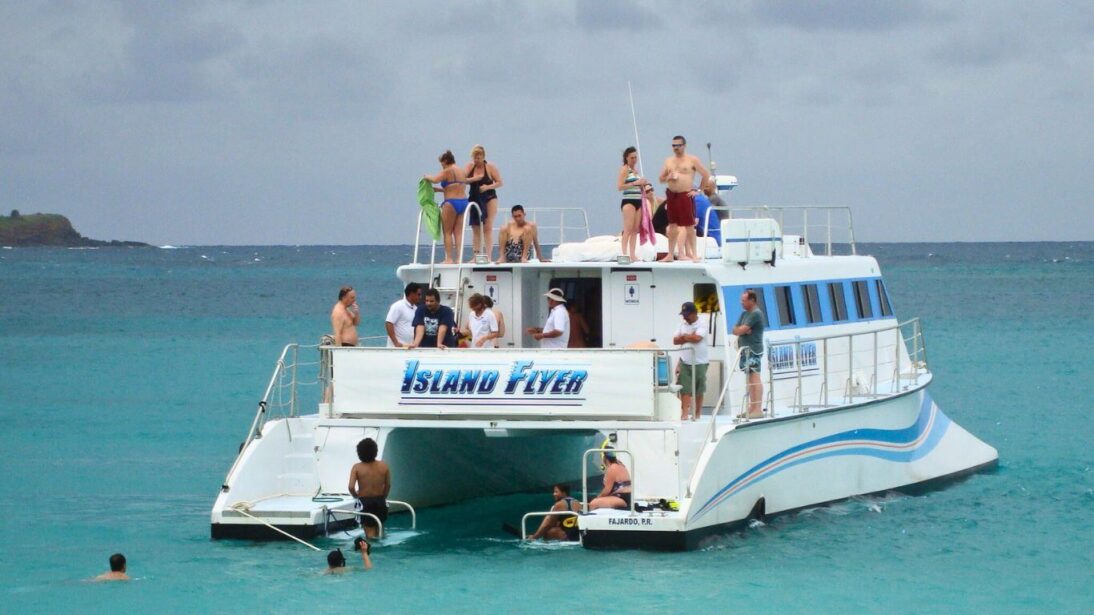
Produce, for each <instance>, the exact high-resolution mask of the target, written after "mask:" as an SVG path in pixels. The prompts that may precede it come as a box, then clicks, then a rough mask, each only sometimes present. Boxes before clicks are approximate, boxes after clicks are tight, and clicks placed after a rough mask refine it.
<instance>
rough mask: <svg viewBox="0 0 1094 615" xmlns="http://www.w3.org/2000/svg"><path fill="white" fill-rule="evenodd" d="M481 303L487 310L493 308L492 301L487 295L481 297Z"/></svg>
mask: <svg viewBox="0 0 1094 615" xmlns="http://www.w3.org/2000/svg"><path fill="white" fill-rule="evenodd" d="M482 302H483V303H485V304H486V307H488V308H493V307H494V300H493V299H491V298H490V296H489V295H483V296H482Z"/></svg>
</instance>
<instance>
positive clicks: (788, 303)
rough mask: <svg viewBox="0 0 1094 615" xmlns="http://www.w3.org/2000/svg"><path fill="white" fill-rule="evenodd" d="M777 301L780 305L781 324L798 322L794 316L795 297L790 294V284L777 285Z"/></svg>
mask: <svg viewBox="0 0 1094 615" xmlns="http://www.w3.org/2000/svg"><path fill="white" fill-rule="evenodd" d="M775 303H776V304H778V306H779V324H781V325H783V326H785V325H794V324H797V319H795V318H794V299H793V297H791V296H790V287H789V286H776V287H775Z"/></svg>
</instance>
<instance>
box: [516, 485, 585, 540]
mask: <svg viewBox="0 0 1094 615" xmlns="http://www.w3.org/2000/svg"><path fill="white" fill-rule="evenodd" d="M551 495H552V496H554V498H555V503H554V505H553V506H551V512H565V511H569V512H575V513H580V512H581V503H580V502H578V501H577V500H575V499H574V498H572V497H570V487H569V486H568V485H565V484H562V483H559V484H557V485H555V486H554V489H553V490H552V492H551ZM541 538H542V539H543V540H569V541H577V540H580V531H579V530H578V528H577V517H576V516H574V515H547V516H546V517H544V518H543V522H542V523H540V524H539V529H537V530H536V533H534V534H532V535H531V536H529V537H528V539H529V540H539V539H541Z"/></svg>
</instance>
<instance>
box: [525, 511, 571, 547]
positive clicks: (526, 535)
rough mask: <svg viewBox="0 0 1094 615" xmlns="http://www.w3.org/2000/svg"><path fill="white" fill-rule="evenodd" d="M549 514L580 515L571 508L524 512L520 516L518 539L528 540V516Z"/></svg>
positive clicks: (545, 515)
mask: <svg viewBox="0 0 1094 615" xmlns="http://www.w3.org/2000/svg"><path fill="white" fill-rule="evenodd" d="M551 516H565V517H580V516H581V515H579V514H578V513H576V512H574V511H572V510H548V511H544V512H530V513H524V516H523V517H521V518H520V539H521V540H528V526H527V522H528V517H551Z"/></svg>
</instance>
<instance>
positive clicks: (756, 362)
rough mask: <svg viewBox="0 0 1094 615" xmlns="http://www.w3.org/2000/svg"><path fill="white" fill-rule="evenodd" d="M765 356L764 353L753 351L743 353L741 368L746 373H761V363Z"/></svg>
mask: <svg viewBox="0 0 1094 615" xmlns="http://www.w3.org/2000/svg"><path fill="white" fill-rule="evenodd" d="M763 358H764V356H763V355H762V354H753V353H751V352H742V353H741V363H740V368H741V371H743V372H744V373H746V374H751V373H757V374H758V373H760V364H761V363H762V362H763Z"/></svg>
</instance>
